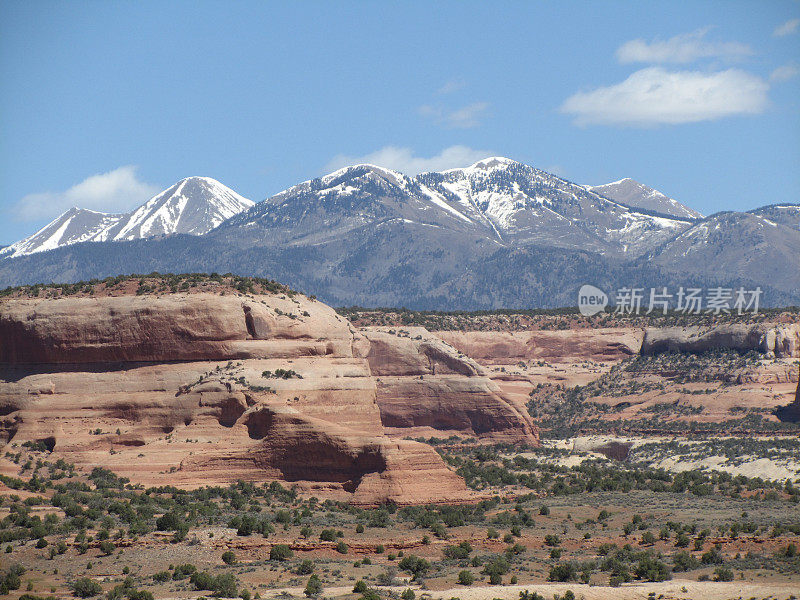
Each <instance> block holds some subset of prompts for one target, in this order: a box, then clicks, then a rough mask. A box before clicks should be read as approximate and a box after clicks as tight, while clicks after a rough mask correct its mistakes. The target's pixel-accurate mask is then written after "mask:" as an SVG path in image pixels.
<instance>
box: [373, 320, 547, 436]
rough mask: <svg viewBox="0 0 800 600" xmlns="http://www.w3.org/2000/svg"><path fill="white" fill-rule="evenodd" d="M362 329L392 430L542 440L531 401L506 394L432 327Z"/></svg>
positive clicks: (383, 413) (385, 419)
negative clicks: (530, 408)
mask: <svg viewBox="0 0 800 600" xmlns="http://www.w3.org/2000/svg"><path fill="white" fill-rule="evenodd" d="M362 333H363V334H364V336H365V337H366V338H367V339H368V340H369V342H370V350H369V354H368V355H367V360H368V361H369V365H370V369H371V371H372V373H373V375H375V376H376V377H377V378H378V381H377V398H378V406H379V407H380V411H381V420H382V421H383V424H384V425H385V426H386V427H387V428H388V429H389V430H390V431H394V432H397V433H399V434H403V435H407V434H408V433H407V432H408V431H412V432H413V433H415V434H417V435H442V434H462V435H463V434H464V433H467V434H468V435H470V436H474V437H477V438H488V439H492V440H496V441H504V442H527V443H534V444H535V443H537V441H538V435H537V430H536V425H535V424H534V423H533V421H532V420H531V418H530V416H529V415H528V411H527V409H526V408H525V405H524V404H521V403H518V402H515V401H514V400H512V399H511V397H509V396H507V395H504V394H503V393H502V392H501V390H500V388H499V387H498V386H497V384H496V383H495V382H494V381H492V380H491V379H490V378H489V377H488V374H487V373H486V371H485V369H484V368H483V367H482V366H481V365H479V364H478V363H477V362H475V361H474V360H472V359H471V358H468V357H467V356H465V355H463V354H462V353H460V352H458V350H456V349H455V348H453V347H452V346H450V345H449V344H447V343H445V342H444V341H442V340H441V339H440V338H438V337H436V336H434V335H432V334H431V333H430V332H428V331H427V330H426V329H424V328H422V327H407V328H403V330H402V332H400V333H397V332H394V330H392V329H388V328H364V329H362Z"/></svg>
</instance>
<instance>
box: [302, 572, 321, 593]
mask: <svg viewBox="0 0 800 600" xmlns="http://www.w3.org/2000/svg"><path fill="white" fill-rule="evenodd" d="M303 593H304V594H305V595H306V596H307V597H309V598H316V597H317V596H319V595H321V594H322V582H321V581H320V580H319V577H317V576H316V575H312V576H311V577H309V578H308V583H307V584H306V589H305V590H303Z"/></svg>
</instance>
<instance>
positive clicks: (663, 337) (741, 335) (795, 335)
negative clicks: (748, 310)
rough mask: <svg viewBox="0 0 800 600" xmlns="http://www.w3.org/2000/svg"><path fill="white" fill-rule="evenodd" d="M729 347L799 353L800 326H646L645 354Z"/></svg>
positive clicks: (787, 355)
mask: <svg viewBox="0 0 800 600" xmlns="http://www.w3.org/2000/svg"><path fill="white" fill-rule="evenodd" d="M715 349H727V350H737V351H739V352H748V351H750V350H754V351H756V352H760V353H763V354H766V355H767V356H775V357H778V358H793V357H797V356H800V326H798V325H794V324H793V325H785V324H770V323H762V324H758V325H745V324H731V325H718V326H716V327H664V328H658V329H656V328H648V329H646V330H645V334H644V341H643V342H642V354H644V355H653V354H659V353H661V352H690V353H701V352H706V351H708V350H715Z"/></svg>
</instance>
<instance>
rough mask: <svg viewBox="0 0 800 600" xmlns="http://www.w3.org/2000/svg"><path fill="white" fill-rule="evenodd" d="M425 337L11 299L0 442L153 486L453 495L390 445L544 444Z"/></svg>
mask: <svg viewBox="0 0 800 600" xmlns="http://www.w3.org/2000/svg"><path fill="white" fill-rule="evenodd" d="M423 331H424V330H423ZM418 335H419V334H418ZM422 338H424V339H419V340H407V339H405V338H398V337H397V336H390V335H388V334H381V333H377V332H374V333H373V332H368V333H367V335H366V336H365V335H362V334H361V333H359V332H358V331H356V330H355V329H354V328H353V327H352V326H351V325H350V324H349V323H348V322H347V321H346V320H344V319H343V318H341V317H340V316H338V315H337V314H336V313H335V312H334V311H333V310H332V309H330V308H329V307H327V306H325V305H324V304H322V303H320V302H316V301H312V300H310V299H308V298H305V297H303V296H294V297H291V296H288V295H282V294H277V295H249V296H244V295H233V294H228V295H219V294H214V293H194V294H165V295H162V296H152V295H149V296H148V295H143V296H116V297H98V298H92V297H88V298H65V299H13V300H5V301H3V302H2V303H0V439H2V440H5V441H10V440H13V441H14V442H16V443H21V442H24V441H29V440H31V441H44V442H45V444H46V445H47V446H48V447H49V448H51V449H52V450H53V452H55V453H56V454H57V455H59V456H64V457H65V458H67V459H68V460H70V461H72V462H75V463H77V464H79V465H80V464H83V465H87V466H94V465H103V466H107V467H108V468H111V469H113V470H115V471H117V472H118V473H120V474H121V475H124V476H128V477H130V478H131V479H132V480H134V481H139V482H143V483H146V484H165V483H170V484H174V485H181V486H187V487H194V486H199V485H207V484H219V483H228V482H232V481H235V480H237V479H247V480H253V481H269V480H276V479H277V480H281V481H286V482H290V483H293V484H297V485H299V486H301V487H302V488H305V489H309V490H314V492H315V493H319V494H324V495H327V496H333V497H341V498H347V499H349V500H351V501H353V502H358V503H365V504H371V503H377V502H383V501H387V500H392V501H395V502H398V503H408V502H436V501H458V500H462V499H464V498H465V497H466V496H467V492H466V488H465V486H464V483H463V481H462V480H461V478H459V477H458V476H456V475H455V474H454V473H453V472H452V471H450V470H449V469H448V468H447V466H446V465H445V464H444V462H443V461H442V460H441V458H440V457H439V455H438V454H437V453H436V452H435V451H433V449H432V448H430V447H429V446H427V445H424V444H419V443H416V442H409V441H405V440H402V439H397V438H402V437H406V436H407V435H411V434H416V433H426V432H428V433H432V434H433V433H437V432H440V431H441V432H448V433H458V434H461V435H470V436H472V435H477V436H479V437H483V438H486V439H491V440H507V441H526V442H531V443H535V442H537V441H538V438H537V434H536V429H535V426H534V425H533V424H532V422H531V421H530V417H528V415H527V413H526V412H525V410H524V407H521V406H516V405H515V404H514V403H513V402H510V401H508V400H506V399H504V398H503V396H502V394H500V393H499V391H498V389H497V388H496V386H494V384H493V383H492V382H491V381H490V380H489V379H488V378H487V377H485V375H484V374H483V372H482V369H481V368H480V367H479V366H478V365H477V364H476V363H474V362H472V361H470V360H469V359H466V358H465V357H463V356H459V355H458V353H457V351H455V350H454V349H452V348H451V347H449V346H448V345H447V344H444V343H443V342H442V341H441V340H438V339H436V338H434V337H433V336H431V335H430V334H428V333H427V332H424V336H422ZM279 369H284V370H285V371H291V372H294V373H295V374H296V375H293V376H290V377H289V378H285V379H284V378H275V377H274V376H270V375H271V374H274V373H275V372H276V371H277V370H279ZM420 376H421V377H422V378H421V379H420ZM387 433H391V434H392V435H393V438H394V439H393V438H390V437H387Z"/></svg>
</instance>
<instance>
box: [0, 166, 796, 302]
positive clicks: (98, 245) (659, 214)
mask: <svg viewBox="0 0 800 600" xmlns="http://www.w3.org/2000/svg"><path fill="white" fill-rule="evenodd" d="M798 222H800V206H798V205H792V204H787V205H771V206H765V207H763V208H760V209H756V210H753V211H750V212H748V213H733V212H725V213H717V214H715V215H711V216H709V217H703V216H702V215H701V214H700V213H699V212H697V211H695V210H693V209H691V208H689V207H687V206H684V205H682V204H680V203H679V202H677V201H676V200H673V199H671V198H669V197H667V196H666V195H664V194H662V193H660V192H658V191H656V190H653V189H652V188H649V187H647V186H644V185H642V184H640V183H638V182H636V181H634V180H632V179H623V180H620V181H617V182H614V183H611V184H607V185H602V186H583V185H578V184H576V183H572V182H570V181H567V180H565V179H562V178H560V177H557V176H555V175H552V174H550V173H547V172H545V171H542V170H539V169H535V168H533V167H531V166H528V165H525V164H523V163H519V162H516V161H513V160H510V159H507V158H502V157H492V158H487V159H484V160H482V161H479V162H477V163H475V164H473V165H471V166H469V167H466V168H461V169H450V170H447V171H442V172H432V173H423V174H421V175H417V176H415V177H409V176H406V175H403V174H401V173H398V172H396V171H392V170H390V169H385V168H382V167H378V166H375V165H368V164H362V165H355V166H351V167H346V168H344V169H340V170H338V171H335V172H333V173H330V174H329V175H326V176H324V177H320V178H317V179H313V180H309V181H305V182H303V183H300V184H298V185H296V186H293V187H291V188H289V189H287V190H285V191H283V192H281V193H279V194H276V195H275V196H272V197H270V198H267V199H266V200H264V201H262V202H259V203H257V204H253V203H252V202H250V201H249V200H246V199H245V198H243V197H241V196H239V195H238V194H236V193H235V192H233V191H232V190H230V189H229V188H227V187H225V186H223V185H222V184H220V183H219V182H217V181H215V180H213V179H209V178H198V177H192V178H188V179H184V180H182V181H180V182H178V183H177V184H175V185H174V186H172V187H171V188H169V189H168V190H165V191H164V192H162V193H161V194H159V195H157V196H156V197H154V198H153V199H152V200H150V201H148V202H147V203H146V204H144V205H143V206H142V207H140V208H139V209H137V210H135V211H133V212H131V213H128V214H126V215H104V214H102V213H94V212H90V211H81V210H80V209H72V210H71V211H68V212H67V213H65V214H64V215H62V216H61V217H59V218H58V219H56V220H55V221H54V222H53V223H51V224H49V225H47V226H46V227H44V228H43V229H42V230H40V231H39V232H37V233H36V234H34V235H33V236H31V237H29V238H26V239H25V240H22V241H20V242H17V243H16V244H12V245H11V246H9V247H7V248H5V249H2V250H0V257H4V258H2V259H0V285H18V284H22V283H33V282H39V281H62V282H70V281H75V280H78V279H90V278H96V277H104V276H108V275H116V274H119V273H130V272H139V273H145V272H150V271H156V270H157V271H164V272H170V271H171V272H186V271H206V272H209V271H217V272H234V273H238V274H241V275H258V276H267V277H272V278H275V279H279V280H280V281H283V282H285V283H287V284H289V285H293V286H295V287H298V288H300V289H302V290H303V291H305V292H307V293H313V294H316V295H318V296H319V297H320V298H322V299H323V300H325V301H327V302H329V303H334V304H340V305H341V304H361V305H364V306H370V305H371V306H375V305H383V306H400V305H403V306H408V307H410V308H431V309H475V308H497V307H512V306H513V307H531V306H560V305H570V304H574V301H575V300H574V296H575V293H576V291H577V289H578V288H579V287H580V286H581V285H582V284H583V283H593V284H595V285H599V286H600V287H603V288H604V289H608V290H614V289H617V288H619V287H625V286H639V287H645V288H648V287H654V286H679V285H684V286H686V285H694V286H699V287H709V286H712V285H725V286H729V287H734V286H736V287H738V286H740V285H743V286H745V287H748V286H749V287H754V286H755V285H761V287H762V288H763V289H765V298H764V299H765V302H766V303H772V304H787V303H797V302H800V258H799V257H800V230H798V227H797V225H798ZM604 286H605V287H604Z"/></svg>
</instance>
